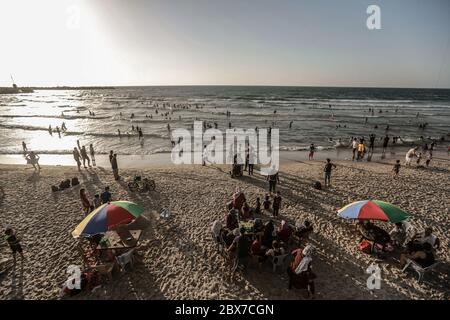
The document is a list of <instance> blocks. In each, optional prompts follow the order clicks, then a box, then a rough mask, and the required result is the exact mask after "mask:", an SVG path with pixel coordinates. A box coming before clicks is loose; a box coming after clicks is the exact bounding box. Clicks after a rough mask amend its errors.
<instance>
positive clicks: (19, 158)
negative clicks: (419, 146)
mask: <svg viewBox="0 0 450 320" xmlns="http://www.w3.org/2000/svg"><path fill="white" fill-rule="evenodd" d="M408 149H409V148H405V150H399V149H398V148H396V149H395V150H392V149H391V150H388V152H386V154H385V157H384V158H382V154H381V153H380V152H374V153H373V155H372V158H371V161H367V158H368V157H367V155H366V157H365V158H364V159H363V160H362V161H354V162H356V163H359V162H363V163H365V162H367V163H370V162H384V161H389V160H393V159H399V160H400V162H401V163H404V159H405V154H406V152H407V150H408ZM308 154H309V151H280V159H279V160H280V165H286V164H292V163H301V162H309V160H308ZM39 156H40V161H39V164H40V165H43V166H52V165H53V166H69V167H75V166H76V163H75V161H74V159H73V156H72V155H71V154H39ZM95 158H96V164H97V166H99V167H105V168H109V167H110V164H109V158H108V155H105V154H100V155H96V156H95ZM327 158H330V159H331V160H332V161H349V162H352V152H351V150H350V149H348V148H345V149H341V148H337V149H331V150H320V151H317V152H315V154H314V160H313V161H315V160H322V161H324V160H326V159H327ZM425 160H426V157H423V158H422V162H421V164H424V163H425ZM434 160H440V161H450V157H449V156H448V153H446V152H443V151H435V152H434V153H433V160H432V163H433V161H434ZM118 161H119V167H120V168H123V169H137V168H140V169H142V168H151V167H154V166H161V165H163V166H170V165H173V166H176V165H175V164H173V163H172V161H171V153H155V154H151V155H121V154H120V153H118ZM413 163H414V162H413ZM0 164H6V165H24V166H30V167H31V165H28V164H26V161H25V159H24V157H23V155H21V154H0ZM189 165H197V166H198V165H201V164H182V165H180V166H189ZM225 165H228V166H229V164H225Z"/></svg>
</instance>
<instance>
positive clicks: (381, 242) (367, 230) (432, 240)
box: [357, 221, 440, 268]
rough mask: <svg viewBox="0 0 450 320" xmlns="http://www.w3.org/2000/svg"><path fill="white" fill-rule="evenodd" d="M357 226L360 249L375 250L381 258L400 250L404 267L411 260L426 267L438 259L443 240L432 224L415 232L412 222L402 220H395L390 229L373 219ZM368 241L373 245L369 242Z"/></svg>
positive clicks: (401, 265)
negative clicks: (381, 226)
mask: <svg viewBox="0 0 450 320" xmlns="http://www.w3.org/2000/svg"><path fill="white" fill-rule="evenodd" d="M357 229H358V231H359V233H360V235H361V239H360V249H361V250H362V251H364V252H366V253H376V254H377V256H378V257H379V258H386V257H387V255H388V254H390V253H394V252H399V253H400V267H401V268H403V267H404V266H405V265H406V263H407V262H408V261H409V260H412V261H414V262H416V263H417V264H419V265H420V266H421V267H423V268H426V267H429V266H431V265H432V264H434V263H435V258H436V251H437V250H439V247H440V241H439V238H437V237H436V236H435V235H434V234H433V229H432V228H431V227H427V228H425V230H424V231H422V232H413V231H412V230H413V228H412V226H411V224H410V223H409V222H407V221H403V222H398V223H396V224H395V227H394V228H393V229H392V230H391V231H390V232H387V231H385V230H383V229H382V228H380V227H379V226H377V225H375V224H374V223H372V222H370V221H359V222H358V223H357ZM368 243H370V247H369V246H367V244H368Z"/></svg>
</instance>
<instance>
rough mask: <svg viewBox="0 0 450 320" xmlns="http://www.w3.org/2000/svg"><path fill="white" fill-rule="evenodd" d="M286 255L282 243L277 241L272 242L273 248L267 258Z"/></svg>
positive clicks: (268, 251) (267, 253)
mask: <svg viewBox="0 0 450 320" xmlns="http://www.w3.org/2000/svg"><path fill="white" fill-rule="evenodd" d="M282 254H284V248H283V247H282V246H281V244H280V242H279V241H277V240H273V241H272V248H270V249H269V250H267V252H266V256H271V257H276V256H281V255H282Z"/></svg>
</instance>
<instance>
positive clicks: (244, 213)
mask: <svg viewBox="0 0 450 320" xmlns="http://www.w3.org/2000/svg"><path fill="white" fill-rule="evenodd" d="M241 217H242V219H243V220H247V219H250V217H251V214H250V207H249V205H248V204H247V201H244V203H243V204H242V208H241Z"/></svg>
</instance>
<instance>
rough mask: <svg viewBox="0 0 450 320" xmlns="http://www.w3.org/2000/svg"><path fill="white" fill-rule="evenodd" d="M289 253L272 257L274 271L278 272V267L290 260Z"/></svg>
mask: <svg viewBox="0 0 450 320" xmlns="http://www.w3.org/2000/svg"><path fill="white" fill-rule="evenodd" d="M289 256H290V254H289V253H285V254H282V255H279V256H273V257H272V260H271V261H272V271H273V272H276V271H277V267H283V266H285V265H286V264H287V262H288V260H289Z"/></svg>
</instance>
